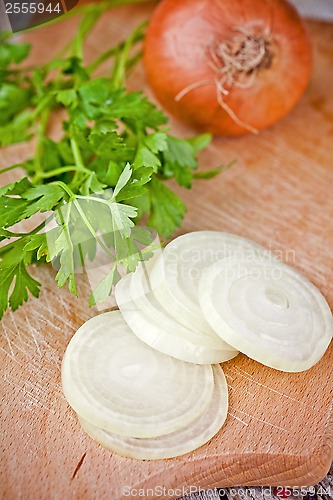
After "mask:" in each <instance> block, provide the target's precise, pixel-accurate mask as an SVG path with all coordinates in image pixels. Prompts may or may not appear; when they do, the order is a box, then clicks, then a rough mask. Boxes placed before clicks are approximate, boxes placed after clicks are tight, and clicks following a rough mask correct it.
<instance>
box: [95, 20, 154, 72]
mask: <svg viewBox="0 0 333 500" xmlns="http://www.w3.org/2000/svg"><path fill="white" fill-rule="evenodd" d="M142 27H145V24H144V25H142ZM143 38H144V32H143V31H142V32H139V30H138V33H136V34H135V35H134V37H133V41H132V42H133V44H135V43H138V42H141V41H142V40H143ZM125 44H126V41H122V42H120V43H119V44H118V45H116V46H115V47H112V49H109V50H107V51H106V52H103V54H101V55H100V56H99V57H97V59H95V61H94V62H92V63H91V64H89V66H87V68H86V70H87V71H88V73H89V74H92V73H93V72H94V71H95V70H96V69H97V68H98V66H100V65H101V64H102V63H103V62H104V61H106V60H107V59H109V58H110V57H113V56H115V55H117V53H118V52H119V51H121V50H123V49H124V47H125ZM141 54H142V53H141V52H140V56H141ZM140 56H137V58H139V57H140Z"/></svg>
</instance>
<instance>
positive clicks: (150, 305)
mask: <svg viewBox="0 0 333 500" xmlns="http://www.w3.org/2000/svg"><path fill="white" fill-rule="evenodd" d="M150 269H152V268H151V267H150V261H149V262H141V263H139V265H138V267H137V269H136V270H135V272H134V273H133V274H132V275H131V276H132V278H131V280H130V296H131V299H132V300H133V302H135V304H136V305H137V306H138V308H139V309H140V310H141V311H142V312H144V313H145V314H147V315H148V316H149V317H150V318H152V319H153V320H154V321H155V322H157V323H161V324H163V325H164V326H165V327H166V328H167V329H168V331H169V332H170V333H172V334H174V335H177V337H182V338H184V339H186V340H189V341H190V342H193V343H194V344H197V345H201V346H203V347H210V348H211V349H223V350H226V349H233V348H232V347H231V346H229V345H227V344H226V343H225V342H224V341H222V339H221V337H219V335H217V334H216V333H215V332H214V331H213V330H212V328H211V327H209V332H207V331H200V330H199V329H193V328H187V327H186V326H185V325H183V324H182V323H179V321H177V320H175V318H174V317H173V316H172V315H171V314H170V313H169V312H168V310H167V309H166V308H164V307H163V305H162V304H161V303H160V302H159V301H158V300H157V298H156V297H155V295H154V292H153V290H152V288H151V284H150V278H149V270H150Z"/></svg>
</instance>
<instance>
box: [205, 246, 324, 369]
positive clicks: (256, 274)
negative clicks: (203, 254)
mask: <svg viewBox="0 0 333 500" xmlns="http://www.w3.org/2000/svg"><path fill="white" fill-rule="evenodd" d="M199 294H200V304H201V307H202V310H203V312H204V314H205V316H206V317H207V319H208V321H209V322H210V324H211V326H212V327H213V328H214V329H215V331H216V332H217V333H218V334H219V335H220V336H221V337H222V338H223V339H224V340H225V341H226V342H228V343H230V344H231V345H233V346H234V347H235V348H236V349H239V350H240V351H241V352H243V353H244V354H247V355H248V356H249V357H250V358H253V359H255V360H256V361H259V362H260V363H263V364H264V365H267V366H270V367H272V368H276V369H277V370H282V371H286V372H300V371H304V370H307V369H309V368H311V367H312V366H313V365H314V364H315V363H317V361H319V359H320V358H321V357H322V356H323V354H324V352H325V351H326V349H327V347H328V345H329V343H330V341H331V339H332V336H333V318H332V313H331V311H330V308H329V306H328V304H327V302H326V300H325V298H324V297H323V296H322V294H321V293H320V292H319V290H318V289H317V288H316V287H315V286H314V285H313V284H312V283H310V281H308V280H307V279H306V278H305V277H304V276H302V275H301V274H300V273H298V272H297V271H296V270H294V269H293V268H291V267H290V266H287V265H286V264H283V263H282V262H279V261H277V260H272V259H271V258H269V256H267V255H266V256H260V257H257V258H256V259H243V260H239V259H237V258H234V257H229V258H226V259H223V260H221V261H220V262H217V263H215V264H213V266H211V267H210V268H209V269H208V270H206V272H205V274H204V275H203V277H202V279H201V282H200V287H199Z"/></svg>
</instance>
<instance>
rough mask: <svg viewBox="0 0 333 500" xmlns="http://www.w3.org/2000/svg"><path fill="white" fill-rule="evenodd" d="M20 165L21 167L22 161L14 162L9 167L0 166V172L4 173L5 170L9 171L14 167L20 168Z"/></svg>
mask: <svg viewBox="0 0 333 500" xmlns="http://www.w3.org/2000/svg"><path fill="white" fill-rule="evenodd" d="M20 167H22V168H23V163H16V164H15V165H12V166H11V167H6V168H2V169H1V170H0V174H4V173H5V172H9V171H10V170H14V168H20Z"/></svg>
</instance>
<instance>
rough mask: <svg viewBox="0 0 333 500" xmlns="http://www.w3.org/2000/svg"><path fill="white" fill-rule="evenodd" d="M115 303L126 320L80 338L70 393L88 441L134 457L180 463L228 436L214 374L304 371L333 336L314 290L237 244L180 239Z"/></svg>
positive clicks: (206, 234)
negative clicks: (261, 368) (240, 356)
mask: <svg viewBox="0 0 333 500" xmlns="http://www.w3.org/2000/svg"><path fill="white" fill-rule="evenodd" d="M116 299H117V302H118V305H119V308H120V311H113V312H109V313H104V314H101V315H99V316H96V317H94V318H92V319H91V320H89V321H87V322H86V323H85V324H84V325H83V326H82V327H81V328H79V330H78V331H77V333H76V334H75V335H74V336H73V338H72V340H71V341H70V343H69V345H68V347H67V350H66V353H65V356H64V359H63V365H62V383H63V390H64V393H65V396H66V399H67V401H68V402H69V404H70V405H71V406H72V407H73V409H74V410H75V411H76V413H77V414H78V417H79V421H80V423H81V425H82V427H83V429H84V430H85V431H86V433H87V434H89V435H90V436H91V437H92V438H93V439H94V440H95V441H97V442H98V443H100V444H101V445H102V446H104V447H105V448H107V449H109V450H111V451H114V452H116V453H119V454H121V455H124V456H126V457H131V458H137V459H151V460H156V459H163V458H171V457H176V456H179V455H182V454H184V453H188V452H190V451H193V450H194V449H196V448H197V447H199V446H202V445H203V444H205V443H206V442H207V441H208V440H210V439H211V438H212V437H213V436H214V435H215V434H216V433H217V432H218V431H219V429H220V428H221V427H222V425H223V423H224V421H225V419H226V415H227V409H228V391H227V384H226V381H225V377H224V374H223V371H222V368H221V367H220V366H219V365H218V364H217V363H220V362H223V361H226V360H229V359H231V358H233V357H235V356H236V355H237V353H238V351H241V352H243V353H244V354H247V355H248V356H249V357H251V358H253V359H255V360H256V361H259V362H260V363H262V364H264V365H267V366H269V367H272V368H275V369H278V370H282V371H287V372H298V371H303V370H307V369H309V368H310V367H312V366H313V365H314V364H315V363H317V362H318V361H319V359H320V358H321V357H322V356H323V354H324V353H325V351H326V349H327V347H328V345H329V343H330V341H331V339H332V336H333V318H332V313H331V311H330V308H329V306H328V304H327V302H326V300H325V299H324V297H323V296H322V294H321V293H320V292H319V290H318V289H317V288H316V287H315V286H314V285H313V284H312V283H310V282H309V281H308V280H307V279H306V278H305V277H304V276H302V275H301V274H299V273H298V272H297V271H295V270H294V269H292V268H291V267H289V266H287V265H286V264H283V263H282V262H280V261H279V260H278V259H277V258H275V257H274V256H273V254H272V253H271V252H269V251H268V250H266V249H265V248H263V247H260V246H259V245H257V244H255V243H254V242H251V241H249V240H246V239H244V238H241V237H239V236H236V235H232V234H228V233H221V232H215V231H200V232H194V233H189V234H186V235H184V236H181V237H179V238H176V239H175V240H174V241H172V242H171V243H169V245H167V246H166V248H165V250H164V251H163V253H162V255H161V256H159V257H158V258H157V259H155V260H154V261H152V262H149V263H144V262H142V263H141V264H140V265H139V267H138V269H137V270H136V271H135V273H133V274H131V275H128V276H125V277H124V278H123V279H122V280H120V282H119V283H118V284H117V287H116Z"/></svg>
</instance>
